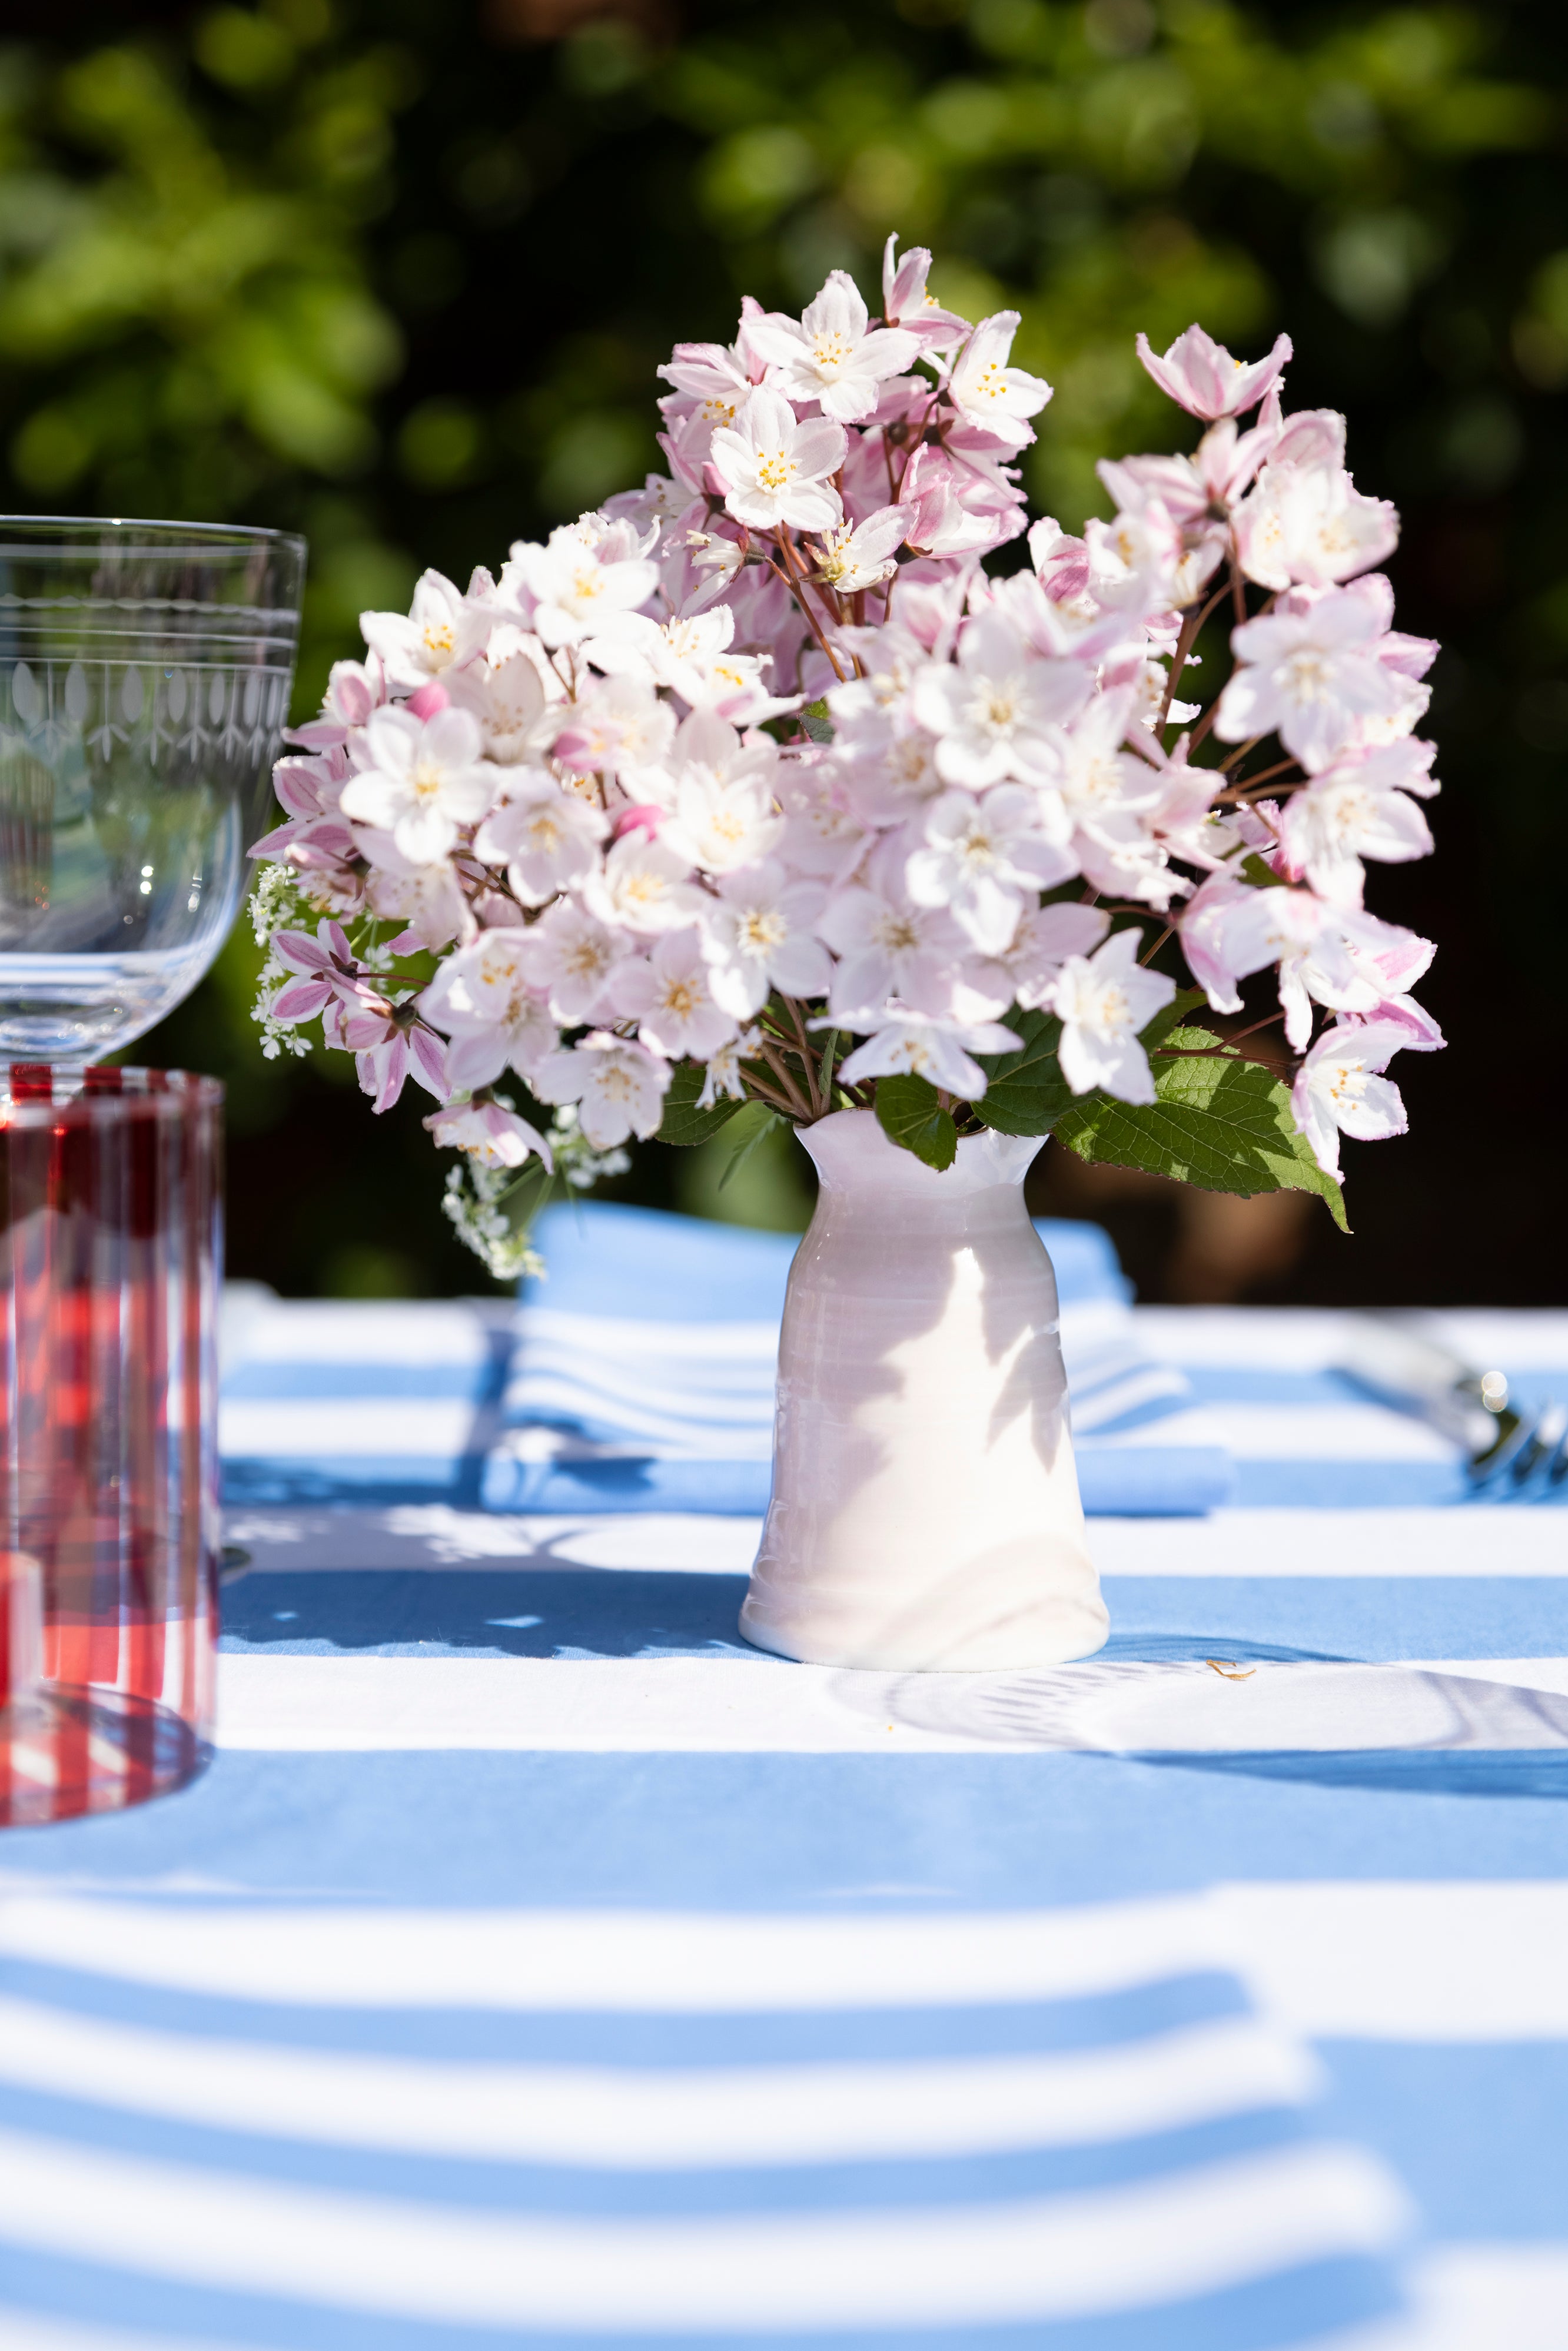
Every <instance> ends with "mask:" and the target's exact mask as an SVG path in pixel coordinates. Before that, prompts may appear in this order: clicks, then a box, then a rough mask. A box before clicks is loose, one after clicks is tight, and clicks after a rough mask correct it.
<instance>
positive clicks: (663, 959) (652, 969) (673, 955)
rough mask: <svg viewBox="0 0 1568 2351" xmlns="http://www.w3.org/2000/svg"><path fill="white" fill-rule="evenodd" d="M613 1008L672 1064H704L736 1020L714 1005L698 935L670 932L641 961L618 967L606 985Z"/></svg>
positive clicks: (730, 1034)
mask: <svg viewBox="0 0 1568 2351" xmlns="http://www.w3.org/2000/svg"><path fill="white" fill-rule="evenodd" d="M610 993H611V996H612V998H613V1000H614V1003H615V1007H616V1009H617V1010H618V1011H620V1012H623V1013H626V1014H629V1015H630V1016H631V1018H632V1019H634V1020H635V1021H636V1023H637V1026H638V1029H639V1032H640V1034H641V1035H643V1036H644V1037H645V1038H646V1039H647V1040H648V1042H649V1044H650V1045H652V1046H653V1049H654V1050H655V1051H656V1052H660V1053H665V1054H667V1055H668V1056H669V1058H670V1060H671V1061H681V1060H683V1059H684V1058H685V1056H686V1055H688V1054H689V1055H691V1056H692V1057H693V1058H694V1059H695V1060H696V1061H705V1060H706V1057H707V1056H708V1054H709V1053H712V1052H714V1051H716V1050H717V1048H718V1047H719V1046H720V1045H722V1044H724V1043H725V1042H726V1041H727V1039H729V1038H731V1037H733V1036H734V1034H735V1030H736V1019H735V1016H734V1014H733V1013H731V1012H727V1011H726V1009H725V1008H724V1007H723V1005H722V1004H720V1003H719V1001H718V999H717V998H716V994H715V992H714V986H713V974H712V973H711V972H710V971H709V969H708V967H707V964H706V959H705V957H704V955H703V943H702V937H701V935H700V933H699V932H698V931H697V930H696V929H695V928H693V929H691V930H685V931H669V932H666V934H665V935H664V937H663V938H662V939H660V940H658V941H657V942H656V943H655V945H654V946H653V947H651V948H650V950H649V952H648V954H647V956H646V957H643V956H636V957H635V958H634V959H633V960H632V962H630V963H623V964H622V966H621V967H620V968H619V970H618V971H617V972H616V974H615V976H614V977H613V979H612V981H611V983H610Z"/></svg>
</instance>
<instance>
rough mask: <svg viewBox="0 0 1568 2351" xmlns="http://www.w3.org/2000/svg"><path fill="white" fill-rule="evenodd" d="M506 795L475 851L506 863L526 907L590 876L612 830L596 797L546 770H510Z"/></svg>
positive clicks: (489, 861) (478, 835)
mask: <svg viewBox="0 0 1568 2351" xmlns="http://www.w3.org/2000/svg"><path fill="white" fill-rule="evenodd" d="M504 789H505V792H506V798H505V799H503V800H502V802H501V805H500V807H499V808H497V809H496V810H494V811H493V812H492V814H491V815H489V816H488V817H486V820H485V822H484V823H483V824H482V825H481V826H480V828H479V830H478V831H477V832H476V834H475V836H474V853H475V855H476V857H482V858H483V859H484V860H485V862H486V864H488V865H504V866H505V867H506V869H507V882H508V883H509V884H510V886H511V888H512V890H513V891H514V892H515V893H516V895H517V897H518V898H519V899H520V900H521V902H522V904H524V905H525V906H542V905H544V904H546V902H547V900H549V899H551V898H553V897H555V896H556V895H557V894H558V893H559V892H560V891H562V890H570V889H571V888H572V887H573V886H574V885H575V884H576V883H579V882H581V881H583V880H585V879H586V877H587V876H588V875H589V874H590V873H591V872H593V870H594V868H595V866H596V864H597V862H598V855H599V843H600V842H601V841H602V840H603V838H604V836H605V834H606V833H607V832H608V831H609V830H610V828H609V825H608V824H607V822H606V821H605V819H604V817H603V816H602V814H601V812H600V810H598V809H596V808H595V807H594V806H593V805H592V803H591V801H588V800H585V799H582V798H581V797H580V794H578V793H576V792H568V791H563V790H562V789H561V786H560V784H559V781H558V779H557V778H555V777H554V776H552V775H551V774H550V772H549V769H548V768H524V769H523V770H522V772H521V773H520V774H519V773H518V772H517V770H516V769H515V768H514V769H512V770H510V771H509V772H508V775H507V782H506V785H505V788H504Z"/></svg>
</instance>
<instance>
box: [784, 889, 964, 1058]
mask: <svg viewBox="0 0 1568 2351" xmlns="http://www.w3.org/2000/svg"><path fill="white" fill-rule="evenodd" d="M873 873H875V874H876V875H877V879H878V886H875V887H868V886H867V885H866V884H865V883H852V885H851V886H850V887H849V888H848V889H845V890H839V891H836V892H835V893H833V895H832V896H831V898H830V899H829V901H828V903H827V904H826V906H825V907H824V908H823V910H822V913H821V915H820V917H819V918H818V923H817V930H818V934H819V935H820V936H821V938H823V939H824V940H826V942H827V944H828V946H831V948H832V949H833V951H834V953H835V955H836V956H838V958H839V961H838V963H837V965H836V966H835V967H834V971H833V977H832V987H831V993H830V995H829V998H828V1008H829V1010H830V1011H831V1012H832V1013H833V1015H834V1016H835V1018H837V1019H842V1020H845V1021H846V1022H848V1023H849V1024H850V1025H851V1026H852V1027H856V1028H859V1027H861V1026H862V1022H861V1020H860V1019H859V1017H858V1016H859V1015H861V1014H862V1013H866V1012H870V1011H872V1010H873V1009H874V1008H875V1007H876V1006H877V1005H878V1004H882V1003H885V1002H887V1001H889V1000H890V999H892V998H897V999H898V1001H899V1002H900V1003H901V1004H904V1005H910V1006H913V1007H914V1008H915V1009H916V1010H918V1011H921V1012H937V1011H945V1010H946V1008H947V1006H948V1004H949V1003H950V1001H951V999H952V978H953V973H954V970H955V968H956V966H957V965H958V963H959V962H960V961H961V960H962V958H963V956H965V955H966V954H967V952H968V942H967V939H966V937H965V935H964V933H963V932H962V931H961V930H960V929H959V927H958V925H957V924H956V922H955V921H954V919H953V917H952V915H951V914H949V913H948V912H947V909H946V907H945V906H917V905H915V904H914V902H913V901H912V900H911V899H910V898H909V897H908V896H907V895H906V894H905V893H904V892H903V890H902V889H901V888H900V887H899V886H898V883H896V882H894V879H893V875H892V869H891V862H888V863H887V864H884V866H883V868H881V869H880V870H879V869H878V868H877V867H876V866H875V863H874V861H873ZM883 873H885V874H886V877H887V878H886V879H885V880H883V879H882V874H883Z"/></svg>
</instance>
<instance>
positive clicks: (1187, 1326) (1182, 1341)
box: [1131, 1306, 1568, 1372]
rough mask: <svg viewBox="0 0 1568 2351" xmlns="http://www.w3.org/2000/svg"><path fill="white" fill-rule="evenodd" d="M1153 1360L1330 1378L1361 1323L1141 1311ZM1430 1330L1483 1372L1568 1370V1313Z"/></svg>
mask: <svg viewBox="0 0 1568 2351" xmlns="http://www.w3.org/2000/svg"><path fill="white" fill-rule="evenodd" d="M1131 1311H1132V1318H1133V1328H1134V1332H1136V1334H1137V1337H1138V1339H1139V1341H1140V1343H1142V1344H1143V1345H1144V1346H1145V1347H1146V1348H1147V1349H1148V1351H1149V1353H1151V1354H1152V1355H1156V1356H1158V1357H1160V1358H1161V1359H1162V1360H1163V1361H1164V1362H1166V1363H1170V1364H1204V1365H1206V1366H1207V1367H1209V1368H1212V1369H1215V1370H1219V1371H1230V1370H1239V1369H1243V1368H1246V1367H1249V1366H1251V1367H1256V1368H1258V1369H1260V1370H1263V1371H1270V1372H1286V1371H1289V1372H1317V1371H1329V1370H1332V1369H1333V1366H1334V1365H1335V1364H1339V1363H1343V1360H1344V1356H1345V1353H1346V1349H1347V1345H1348V1343H1349V1340H1350V1338H1351V1335H1352V1332H1353V1329H1354V1322H1355V1317H1354V1315H1353V1314H1351V1313H1348V1312H1345V1311H1342V1310H1340V1309H1339V1308H1336V1307H1312V1306H1285V1307H1272V1306H1270V1307H1258V1306H1197V1307H1194V1306H1134V1308H1133V1309H1132V1310H1131ZM1421 1324H1422V1328H1423V1329H1424V1330H1426V1331H1427V1332H1430V1333H1431V1335H1432V1336H1433V1337H1434V1338H1436V1339H1438V1340H1440V1341H1441V1342H1442V1343H1444V1344H1445V1345H1447V1346H1448V1347H1450V1348H1452V1349H1453V1350H1454V1352H1455V1353H1457V1354H1458V1355H1460V1356H1462V1357H1463V1358H1464V1359H1465V1361H1466V1362H1468V1363H1470V1364H1475V1365H1476V1366H1477V1367H1478V1368H1479V1369H1482V1370H1484V1369H1486V1368H1487V1367H1488V1366H1489V1365H1490V1364H1508V1365H1510V1366H1511V1368H1512V1369H1514V1370H1516V1371H1531V1370H1535V1371H1563V1370H1568V1313H1564V1312H1563V1311H1560V1310H1554V1309H1550V1308H1537V1307H1531V1308H1523V1309H1520V1310H1516V1311H1508V1310H1506V1309H1497V1308H1491V1307H1465V1308H1460V1309H1452V1310H1448V1311H1443V1312H1440V1313H1433V1314H1427V1315H1423V1316H1422V1318H1421Z"/></svg>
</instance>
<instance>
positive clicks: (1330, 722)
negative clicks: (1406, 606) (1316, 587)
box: [1214, 588, 1402, 775]
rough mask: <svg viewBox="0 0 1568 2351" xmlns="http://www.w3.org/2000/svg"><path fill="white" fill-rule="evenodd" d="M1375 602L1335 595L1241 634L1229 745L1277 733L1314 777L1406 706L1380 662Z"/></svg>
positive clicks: (1226, 732) (1348, 593)
mask: <svg viewBox="0 0 1568 2351" xmlns="http://www.w3.org/2000/svg"><path fill="white" fill-rule="evenodd" d="M1379 633H1380V632H1379V629H1378V623H1377V617H1376V614H1375V611H1374V610H1373V608H1372V606H1371V603H1370V601H1369V600H1368V599H1367V598H1366V597H1364V596H1361V595H1358V594H1357V593H1356V592H1355V590H1354V589H1349V588H1331V589H1327V590H1323V591H1322V593H1321V594H1319V595H1317V596H1315V597H1314V598H1313V600H1312V602H1311V603H1309V604H1307V605H1306V607H1305V609H1304V610H1302V611H1273V612H1268V613H1265V614H1263V615H1262V616H1261V617H1260V619H1258V620H1256V621H1248V622H1245V623H1244V624H1243V625H1242V626H1241V627H1240V628H1239V629H1237V630H1236V631H1235V632H1234V633H1233V635H1232V637H1231V644H1232V647H1233V649H1234V651H1235V654H1236V660H1237V667H1236V669H1235V670H1234V671H1233V673H1232V674H1231V677H1230V679H1229V682H1228V684H1227V686H1226V688H1225V691H1224V693H1223V694H1222V695H1220V697H1219V710H1218V716H1217V717H1216V719H1215V722H1214V731H1215V733H1216V734H1217V735H1218V737H1219V738H1220V740H1221V741H1222V742H1225V743H1246V742H1250V741H1253V740H1255V739H1256V738H1258V737H1261V736H1264V735H1274V734H1277V735H1278V736H1279V737H1280V740H1281V743H1283V745H1284V747H1285V748H1286V750H1287V751H1291V752H1293V753H1294V755H1295V757H1296V758H1298V759H1300V761H1301V765H1302V767H1303V768H1306V770H1307V772H1308V774H1309V775H1312V774H1315V773H1316V772H1317V771H1318V770H1319V769H1320V768H1326V767H1327V766H1328V765H1329V764H1330V762H1331V760H1333V758H1335V757H1336V755H1337V754H1338V753H1339V752H1341V751H1343V749H1344V748H1345V747H1346V746H1347V744H1349V743H1350V742H1352V741H1353V740H1354V737H1355V733H1356V730H1357V727H1358V726H1361V725H1363V724H1364V722H1365V721H1367V720H1368V719H1373V720H1375V719H1377V718H1380V717H1385V716H1390V715H1392V714H1393V713H1395V712H1396V711H1397V710H1398V709H1399V707H1400V705H1401V699H1402V697H1401V695H1400V692H1399V687H1398V685H1397V684H1396V682H1395V674H1394V673H1393V672H1392V671H1390V670H1389V669H1388V668H1387V667H1386V666H1385V664H1383V663H1382V662H1380V661H1379V659H1378V658H1377V648H1376V639H1377V637H1378V635H1379Z"/></svg>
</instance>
